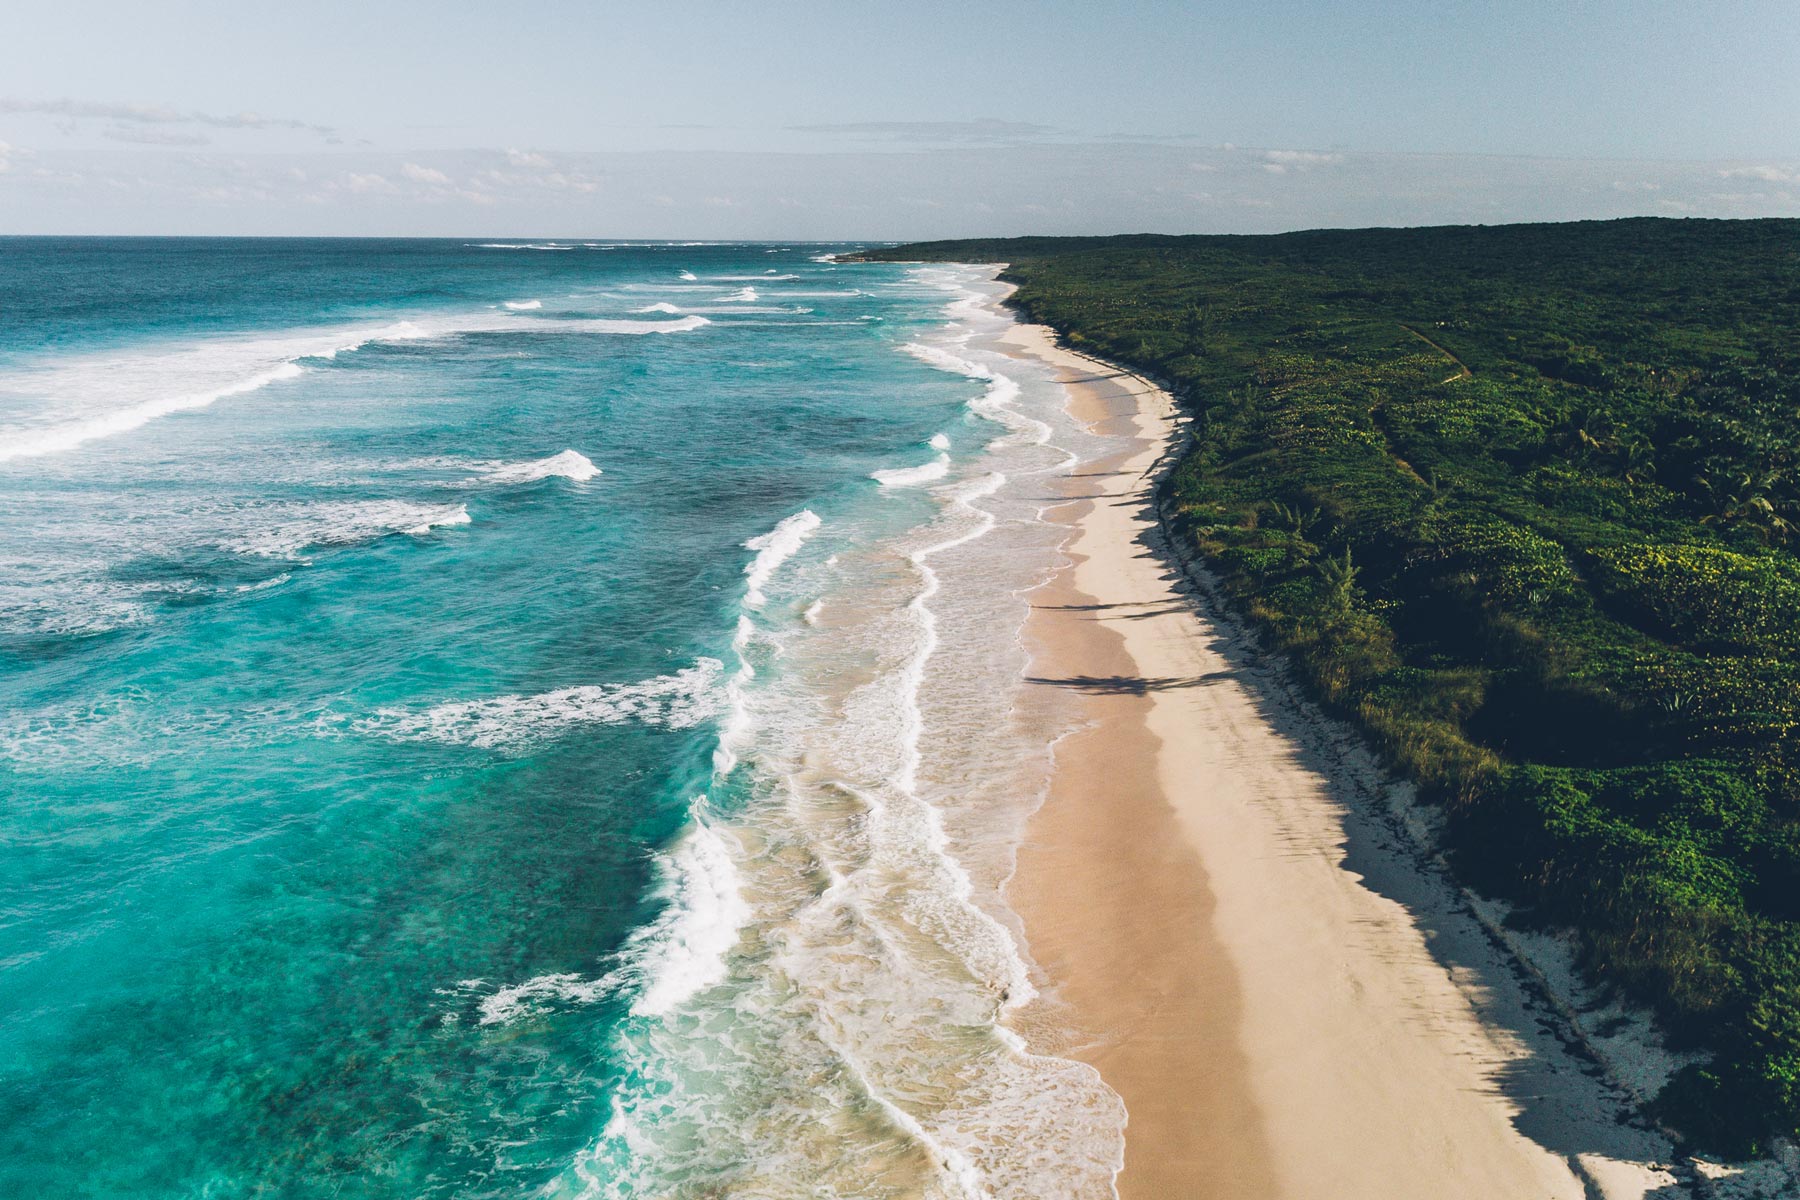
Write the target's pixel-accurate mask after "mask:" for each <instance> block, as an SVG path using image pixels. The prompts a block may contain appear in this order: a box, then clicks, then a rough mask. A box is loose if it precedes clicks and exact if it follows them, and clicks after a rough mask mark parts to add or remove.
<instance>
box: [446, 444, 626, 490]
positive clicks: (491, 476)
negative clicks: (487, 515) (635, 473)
mask: <svg viewBox="0 0 1800 1200" xmlns="http://www.w3.org/2000/svg"><path fill="white" fill-rule="evenodd" d="M473 466H474V468H475V470H477V471H479V472H480V473H481V477H482V480H483V482H486V483H532V482H535V481H537V480H539V479H554V478H560V479H573V480H575V481H576V482H581V481H583V480H587V479H592V478H593V477H594V476H596V475H598V474H600V468H599V467H596V466H595V465H594V464H593V462H592V460H590V459H589V458H588V456H587V455H585V454H583V453H581V452H580V451H578V450H564V451H562V452H561V453H560V454H552V455H551V456H550V457H549V458H539V459H533V460H531V461H530V462H489V463H475V464H473Z"/></svg>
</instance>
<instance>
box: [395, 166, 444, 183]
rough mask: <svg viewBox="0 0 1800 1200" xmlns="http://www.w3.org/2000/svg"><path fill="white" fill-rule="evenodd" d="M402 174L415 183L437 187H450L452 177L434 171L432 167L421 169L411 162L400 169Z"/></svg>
mask: <svg viewBox="0 0 1800 1200" xmlns="http://www.w3.org/2000/svg"><path fill="white" fill-rule="evenodd" d="M400 174H402V175H404V176H406V178H408V179H410V180H412V181H413V182H414V183H429V184H434V185H436V186H437V187H448V186H449V185H450V177H449V176H448V175H446V174H444V173H443V172H442V171H438V170H433V169H432V168H431V167H421V166H420V165H419V164H418V163H411V162H409V163H406V164H404V165H403V166H401V168H400Z"/></svg>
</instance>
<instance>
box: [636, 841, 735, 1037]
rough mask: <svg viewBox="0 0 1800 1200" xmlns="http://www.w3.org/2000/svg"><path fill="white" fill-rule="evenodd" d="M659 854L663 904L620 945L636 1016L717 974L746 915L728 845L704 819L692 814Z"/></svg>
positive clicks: (652, 1012)
mask: <svg viewBox="0 0 1800 1200" xmlns="http://www.w3.org/2000/svg"><path fill="white" fill-rule="evenodd" d="M661 859H662V865H663V878H664V880H665V887H666V889H667V890H666V892H665V896H666V899H667V904H666V906H665V907H664V908H663V911H662V913H661V915H659V916H658V917H657V919H656V920H655V921H652V922H651V923H650V924H649V925H647V926H644V927H643V928H642V929H640V930H638V931H637V932H636V933H634V934H633V936H632V939H631V942H630V944H628V945H627V947H626V951H625V956H626V959H627V961H628V963H629V967H628V968H627V969H628V971H629V972H630V974H631V975H633V976H635V977H636V978H637V979H638V980H639V981H640V982H639V988H640V990H639V991H638V995H637V999H636V1000H634V1001H633V1002H632V1005H631V1011H632V1013H633V1014H634V1015H636V1016H653V1017H654V1016H663V1015H665V1014H667V1013H669V1012H671V1011H672V1010H673V1009H675V1008H676V1007H677V1006H678V1005H680V1004H683V1003H685V1002H686V1001H688V1000H690V999H692V998H693V997H694V996H696V995H698V994H699V993H701V992H702V991H704V990H706V989H707V988H709V987H712V986H713V985H714V984H717V983H719V982H720V981H721V980H723V979H724V978H725V961H726V956H727V955H728V954H729V953H730V952H731V948H732V947H733V946H734V945H736V944H737V940H738V934H739V932H740V931H741V930H742V929H743V927H744V924H745V922H747V921H748V920H749V919H750V906H749V905H748V904H746V903H745V902H744V897H743V892H742V886H741V882H740V879H739V875H738V869H737V865H736V863H735V862H733V861H732V854H731V848H730V845H729V843H728V842H727V841H726V839H725V837H724V835H723V834H721V833H720V832H719V831H718V830H716V829H714V828H713V827H712V826H711V825H710V824H708V823H707V822H706V821H704V820H699V819H696V821H695V822H694V824H693V825H692V826H691V827H690V828H689V829H688V832H687V833H686V834H685V835H683V836H682V838H681V839H680V840H679V841H677V842H676V843H675V845H674V846H672V847H671V848H670V849H669V850H668V852H667V853H666V854H664V855H662V856H661Z"/></svg>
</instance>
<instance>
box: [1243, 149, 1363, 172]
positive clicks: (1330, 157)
mask: <svg viewBox="0 0 1800 1200" xmlns="http://www.w3.org/2000/svg"><path fill="white" fill-rule="evenodd" d="M1263 158H1264V159H1265V160H1266V161H1265V162H1264V164H1263V167H1264V169H1265V170H1268V171H1272V172H1274V173H1275V174H1277V175H1279V174H1281V173H1282V172H1284V171H1286V170H1287V169H1288V168H1289V167H1292V168H1294V170H1296V171H1304V170H1306V169H1307V168H1308V167H1329V166H1336V165H1337V164H1338V163H1341V162H1343V161H1344V156H1343V155H1341V154H1324V153H1321V152H1320V151H1317V150H1265V151H1263Z"/></svg>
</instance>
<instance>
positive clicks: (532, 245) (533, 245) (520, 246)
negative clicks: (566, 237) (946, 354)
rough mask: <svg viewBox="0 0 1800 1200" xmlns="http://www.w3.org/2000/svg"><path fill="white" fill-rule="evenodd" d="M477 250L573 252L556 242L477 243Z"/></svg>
mask: <svg viewBox="0 0 1800 1200" xmlns="http://www.w3.org/2000/svg"><path fill="white" fill-rule="evenodd" d="M475 248H476V249H477V250H573V249H575V247H573V246H569V245H564V244H561V243H558V242H477V243H475Z"/></svg>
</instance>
